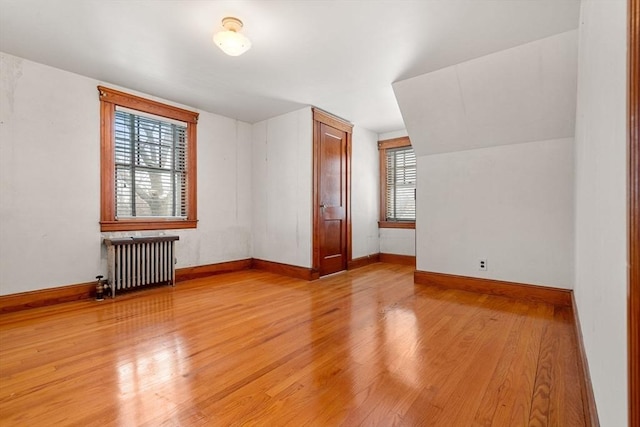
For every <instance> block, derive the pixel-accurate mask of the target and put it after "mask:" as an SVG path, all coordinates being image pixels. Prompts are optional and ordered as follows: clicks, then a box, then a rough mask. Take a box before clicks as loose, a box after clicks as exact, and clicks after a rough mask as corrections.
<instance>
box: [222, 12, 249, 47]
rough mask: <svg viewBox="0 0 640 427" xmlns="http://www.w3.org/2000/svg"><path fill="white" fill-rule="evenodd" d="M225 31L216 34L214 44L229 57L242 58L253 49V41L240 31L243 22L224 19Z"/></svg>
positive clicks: (231, 18)
mask: <svg viewBox="0 0 640 427" xmlns="http://www.w3.org/2000/svg"><path fill="white" fill-rule="evenodd" d="M222 26H223V27H224V28H225V31H220V32H217V33H216V34H214V36H213V42H214V43H215V44H216V45H217V46H218V47H219V48H220V49H222V51H223V52H224V53H226V54H227V55H229V56H240V55H242V54H243V53H245V52H246V51H248V50H249V48H250V47H251V40H249V39H248V38H246V37H245V36H244V35H243V34H240V33H239V32H238V31H240V29H241V28H242V21H241V20H239V19H238V18H233V17H231V16H228V17H226V18H223V19H222Z"/></svg>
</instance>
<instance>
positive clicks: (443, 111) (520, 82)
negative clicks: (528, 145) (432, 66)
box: [393, 30, 578, 156]
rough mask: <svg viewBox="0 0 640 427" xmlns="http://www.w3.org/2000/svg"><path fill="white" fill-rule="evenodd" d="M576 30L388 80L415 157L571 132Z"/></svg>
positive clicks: (557, 135)
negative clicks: (413, 75)
mask: <svg viewBox="0 0 640 427" xmlns="http://www.w3.org/2000/svg"><path fill="white" fill-rule="evenodd" d="M577 56H578V32H577V30H572V31H568V32H565V33H562V34H558V35H555V36H551V37H547V38H544V39H541V40H537V41H534V42H531V43H527V44H523V45H521V46H517V47H514V48H511V49H507V50H504V51H501V52H496V53H492V54H490V55H486V56H483V57H481V58H477V59H473V60H470V61H466V62H463V63H460V64H457V65H454V66H450V67H446V68H443V69H441V70H437V71H434V72H431V73H426V74H423V75H421V76H418V77H414V78H411V79H407V80H402V81H399V82H396V83H394V84H393V89H394V92H395V95H396V98H397V100H398V104H399V105H400V109H401V111H402V116H403V118H404V121H405V124H406V127H407V131H408V133H409V137H410V138H411V142H412V144H413V147H414V149H415V151H416V154H417V155H419V156H422V155H429V154H436V153H445V152H452V151H462V150H470V149H474V148H481V147H490V146H496V145H504V144H512V143H521V142H529V141H541V140H548V139H555V138H565V137H571V136H573V134H574V127H575V114H576V86H577Z"/></svg>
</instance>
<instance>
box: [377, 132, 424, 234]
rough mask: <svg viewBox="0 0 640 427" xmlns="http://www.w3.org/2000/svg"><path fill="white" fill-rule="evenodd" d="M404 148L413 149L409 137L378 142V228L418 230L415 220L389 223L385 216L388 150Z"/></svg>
mask: <svg viewBox="0 0 640 427" xmlns="http://www.w3.org/2000/svg"><path fill="white" fill-rule="evenodd" d="M404 147H411V140H410V139H409V137H408V136H403V137H400V138H393V139H385V140H382V141H378V151H379V153H380V220H379V221H378V228H406V229H415V228H416V221H415V220H413V221H387V216H386V215H385V214H386V211H387V150H390V149H392V148H404Z"/></svg>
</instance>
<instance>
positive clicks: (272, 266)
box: [251, 258, 320, 280]
mask: <svg viewBox="0 0 640 427" xmlns="http://www.w3.org/2000/svg"><path fill="white" fill-rule="evenodd" d="M251 268H253V269H255V270H262V271H268V272H269V273H275V274H280V275H282V276H288V277H293V278H295V279H302V280H316V279H318V278H319V277H320V273H319V272H318V270H315V269H313V268H305V267H298V266H296V265H290V264H282V263H279V262H273V261H265V260H262V259H256V258H254V259H253V262H252V266H251Z"/></svg>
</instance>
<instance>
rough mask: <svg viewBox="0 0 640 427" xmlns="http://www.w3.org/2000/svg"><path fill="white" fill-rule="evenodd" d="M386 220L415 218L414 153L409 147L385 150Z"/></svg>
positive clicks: (409, 219) (410, 219)
mask: <svg viewBox="0 0 640 427" xmlns="http://www.w3.org/2000/svg"><path fill="white" fill-rule="evenodd" d="M385 154H386V182H387V185H386V214H385V218H386V220H387V221H415V219H416V177H417V175H416V170H417V167H416V155H415V153H414V152H413V148H411V147H402V148H393V149H387V150H386V153H385Z"/></svg>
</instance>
